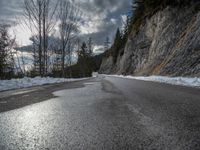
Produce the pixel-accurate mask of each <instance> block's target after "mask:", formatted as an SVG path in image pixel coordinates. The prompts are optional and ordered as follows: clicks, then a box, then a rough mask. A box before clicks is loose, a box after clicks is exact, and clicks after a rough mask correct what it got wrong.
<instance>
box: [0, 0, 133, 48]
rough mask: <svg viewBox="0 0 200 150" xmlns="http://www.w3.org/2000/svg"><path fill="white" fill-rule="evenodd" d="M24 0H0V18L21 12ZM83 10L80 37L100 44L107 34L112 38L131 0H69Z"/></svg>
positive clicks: (8, 18)
mask: <svg viewBox="0 0 200 150" xmlns="http://www.w3.org/2000/svg"><path fill="white" fill-rule="evenodd" d="M23 1H24V0H0V20H14V19H15V16H16V15H20V13H22V8H23ZM71 1H72V2H75V3H77V5H79V6H80V8H81V10H82V11H83V12H84V15H83V20H85V21H84V24H82V25H83V26H84V27H83V28H81V31H82V34H81V37H82V38H83V39H85V40H87V38H89V37H92V38H93V41H94V43H95V44H96V45H97V46H100V45H102V44H103V43H104V40H105V38H106V37H107V36H109V37H110V39H112V38H113V37H114V34H115V31H116V29H117V27H121V26H122V15H125V14H127V13H128V12H129V11H130V9H131V1H132V0H71Z"/></svg>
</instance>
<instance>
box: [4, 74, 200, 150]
mask: <svg viewBox="0 0 200 150" xmlns="http://www.w3.org/2000/svg"><path fill="white" fill-rule="evenodd" d="M10 93H12V94H10ZM0 112H1V113H0V149H2V150H4V149H5V150H12V149H13V150H15V149H28V150H29V149H33V150H35V149H56V150H57V149H58V150H59V149H61V150H67V149H69V150H71V149H75V150H76V149H83V150H85V149H87V150H90V149H91V150H93V149H95V150H103V149H105V150H118V149H119V150H122V149H125V150H126V149H130V150H199V149H200V90H199V89H195V88H188V87H182V86H173V85H167V84H160V83H154V82H145V81H138V80H132V79H122V78H115V77H105V76H100V77H97V78H92V79H89V80H85V81H79V82H73V83H64V84H58V85H52V86H42V87H34V89H23V91H9V92H3V93H0Z"/></svg>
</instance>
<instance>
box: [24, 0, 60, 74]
mask: <svg viewBox="0 0 200 150" xmlns="http://www.w3.org/2000/svg"><path fill="white" fill-rule="evenodd" d="M57 6H58V1H56V2H55V1H53V0H24V7H25V9H24V17H25V24H26V25H27V27H28V28H29V29H30V31H31V32H32V34H33V35H36V36H35V39H34V41H38V42H37V44H38V51H37V52H35V53H37V54H38V58H39V59H38V63H39V74H40V75H41V76H43V75H45V74H46V73H47V65H48V64H47V58H48V57H47V54H48V52H47V51H48V37H49V34H50V32H51V31H52V29H53V28H54V26H55V24H56V21H55V16H56V15H55V14H56V10H57Z"/></svg>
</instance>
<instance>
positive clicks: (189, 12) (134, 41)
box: [99, 5, 200, 76]
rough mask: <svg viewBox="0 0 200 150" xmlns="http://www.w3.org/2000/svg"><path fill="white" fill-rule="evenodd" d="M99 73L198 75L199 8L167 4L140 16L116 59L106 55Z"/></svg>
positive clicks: (199, 63) (199, 56)
mask: <svg viewBox="0 0 200 150" xmlns="http://www.w3.org/2000/svg"><path fill="white" fill-rule="evenodd" d="M99 72H100V73H106V74H131V75H167V76H200V10H199V6H197V5H191V6H188V7H184V8H178V7H169V6H168V7H167V8H165V9H163V10H160V11H158V12H156V13H155V14H154V15H153V16H151V17H149V18H148V17H146V18H145V19H143V22H142V25H141V26H140V28H139V32H138V33H134V32H132V34H131V35H129V39H128V41H127V43H126V46H125V49H123V50H121V52H120V53H119V55H118V58H117V62H116V63H114V61H113V57H112V56H106V57H104V59H103V62H102V64H101V68H100V71H99Z"/></svg>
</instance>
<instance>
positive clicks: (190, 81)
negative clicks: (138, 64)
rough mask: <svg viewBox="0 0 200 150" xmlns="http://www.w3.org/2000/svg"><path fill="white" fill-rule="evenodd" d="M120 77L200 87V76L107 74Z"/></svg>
mask: <svg viewBox="0 0 200 150" xmlns="http://www.w3.org/2000/svg"><path fill="white" fill-rule="evenodd" d="M107 76H114V77H120V78H128V79H136V80H143V81H155V82H161V83H167V84H173V85H182V86H189V87H200V78H197V77H196V78H185V77H165V76H149V77H141V76H140V77H136V76H123V75H107Z"/></svg>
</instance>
